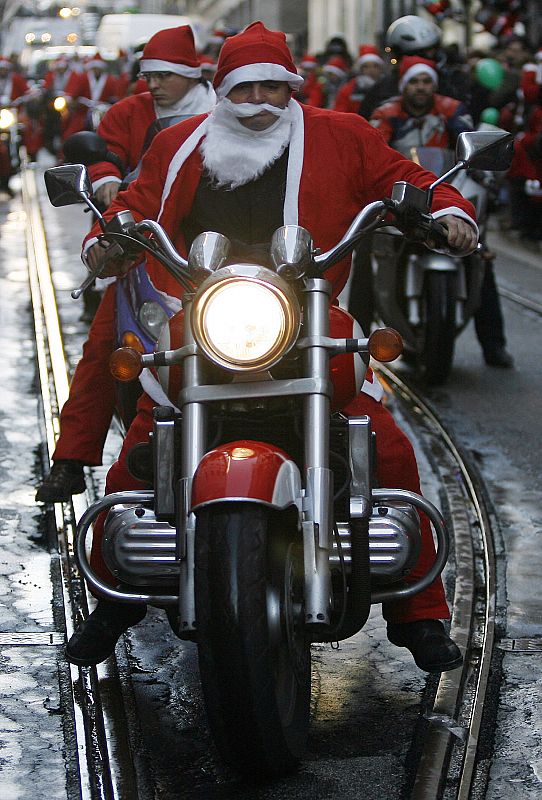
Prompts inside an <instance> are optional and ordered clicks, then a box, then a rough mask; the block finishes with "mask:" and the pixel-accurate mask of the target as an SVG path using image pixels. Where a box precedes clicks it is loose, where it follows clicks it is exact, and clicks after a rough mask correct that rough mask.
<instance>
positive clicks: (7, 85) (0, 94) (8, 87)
mask: <svg viewBox="0 0 542 800" xmlns="http://www.w3.org/2000/svg"><path fill="white" fill-rule="evenodd" d="M29 90H30V87H29V86H28V83H27V82H26V78H25V77H24V76H23V75H21V74H20V73H19V72H10V73H9V75H7V77H6V79H5V81H3V82H2V85H1V86H0V103H2V104H5V105H8V104H9V103H13V102H14V101H15V100H18V99H19V98H20V97H23V96H24V95H25V94H26V93H27V92H28V91H29Z"/></svg>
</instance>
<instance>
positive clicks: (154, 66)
mask: <svg viewBox="0 0 542 800" xmlns="http://www.w3.org/2000/svg"><path fill="white" fill-rule="evenodd" d="M139 70H140V72H174V73H175V74H176V75H182V76H183V78H201V67H187V66H186V64H174V63H173V61H161V60H160V59H158V58H142V59H141V61H140V62H139Z"/></svg>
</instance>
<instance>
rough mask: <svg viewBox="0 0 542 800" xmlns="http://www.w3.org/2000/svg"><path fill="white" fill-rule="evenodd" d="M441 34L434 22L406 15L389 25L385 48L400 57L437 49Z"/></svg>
mask: <svg viewBox="0 0 542 800" xmlns="http://www.w3.org/2000/svg"><path fill="white" fill-rule="evenodd" d="M440 39H441V33H440V28H439V27H438V25H435V23H434V22H429V21H428V20H425V19H422V18H421V17H417V16H415V15H414V14H407V15H406V16H405V17H399V19H396V20H395V21H394V22H392V23H391V25H390V27H389V28H388V30H387V32H386V46H387V47H391V48H392V50H394V51H395V52H396V53H398V54H400V55H410V54H412V53H419V52H420V51H422V50H428V49H429V48H431V47H437V46H438V45H439V44H440Z"/></svg>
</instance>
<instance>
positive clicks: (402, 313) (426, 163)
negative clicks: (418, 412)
mask: <svg viewBox="0 0 542 800" xmlns="http://www.w3.org/2000/svg"><path fill="white" fill-rule="evenodd" d="M497 130H498V129H497ZM501 133H502V132H501ZM408 156H409V158H411V159H412V160H414V161H416V163H419V164H420V165H421V166H423V167H425V168H426V169H428V170H430V171H431V172H434V173H435V174H436V175H439V176H444V178H445V177H446V175H450V169H451V168H453V165H454V161H455V159H454V153H453V152H452V151H450V150H445V149H442V148H437V147H416V148H412V149H411V150H410V151H409V153H408ZM506 168H507V167H506V166H504V165H502V164H498V165H497V166H496V168H495V169H497V170H504V169H506ZM444 178H443V179H444ZM492 180H493V176H492V175H491V174H490V173H488V172H487V171H481V170H474V169H471V170H464V171H461V172H459V173H456V174H455V176H454V177H453V178H452V180H451V181H450V183H451V184H452V185H453V186H455V188H456V189H458V190H459V191H460V192H461V194H462V195H463V196H464V197H466V198H467V199H468V200H470V201H471V203H472V204H473V205H474V207H475V209H476V217H477V220H478V227H479V230H480V240H481V241H482V242H483V241H484V240H485V230H486V226H487V217H488V202H489V192H490V190H491V186H490V184H491V181H492ZM484 253H485V248H484V247H483V246H481V247H480V248H479V249H478V250H477V251H476V252H474V253H472V254H471V255H469V256H466V257H463V258H460V257H457V256H454V255H453V254H450V253H447V254H445V253H438V252H429V251H428V250H427V248H425V247H424V246H423V245H422V244H417V243H412V242H409V241H407V240H405V239H404V237H403V236H401V234H400V232H399V231H398V230H397V229H394V228H393V227H389V228H388V229H386V230H380V231H378V232H377V233H376V234H375V236H374V239H373V250H372V266H373V286H374V302H375V307H376V311H377V316H378V317H379V318H380V319H381V320H383V321H384V324H387V325H392V326H393V327H394V328H396V329H397V330H398V331H399V333H400V334H401V336H402V337H403V340H404V343H405V357H406V358H407V359H409V358H410V360H411V361H413V362H414V363H415V364H416V365H417V366H418V367H419V368H420V371H421V373H422V375H423V378H424V379H425V381H426V382H427V383H428V384H431V385H439V384H443V383H445V382H446V380H447V379H448V377H449V374H450V371H451V368H452V363H453V357H454V348H455V340H456V338H457V336H459V334H460V333H461V331H463V330H464V329H465V327H466V325H467V324H468V322H469V321H470V320H471V319H472V317H473V315H474V314H475V313H476V311H477V309H478V307H479V305H480V291H481V287H482V282H483V279H484V272H485V268H486V265H485V258H484Z"/></svg>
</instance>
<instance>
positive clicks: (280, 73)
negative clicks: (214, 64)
mask: <svg viewBox="0 0 542 800" xmlns="http://www.w3.org/2000/svg"><path fill="white" fill-rule="evenodd" d="M250 81H280V82H281V83H282V82H283V83H288V84H290V86H291V87H292V89H299V87H300V86H301V85H302V84H303V81H304V78H302V77H301V75H298V74H297V73H295V72H288V70H287V69H286V67H283V66H282V65H281V64H272V63H262V64H245V65H244V66H242V67H237V68H236V69H232V71H231V72H228V74H227V75H226V77H225V78H224V80H223V81H222V83H221V84H220V86H219V87H218V89H216V94H217V97H218V98H221V97H226V95H227V94H229V93H230V92H231V90H232V89H233V87H234V86H237V84H238V83H245V82H250Z"/></svg>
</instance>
